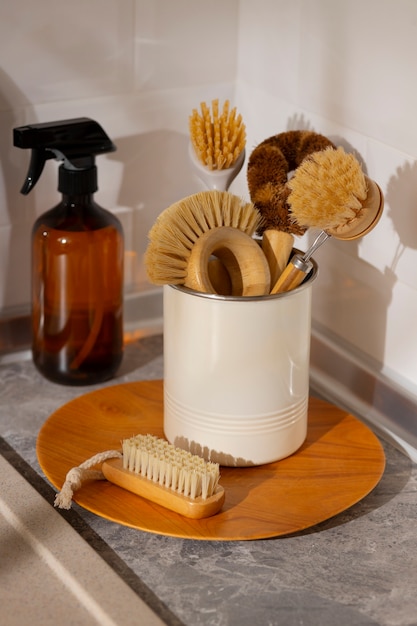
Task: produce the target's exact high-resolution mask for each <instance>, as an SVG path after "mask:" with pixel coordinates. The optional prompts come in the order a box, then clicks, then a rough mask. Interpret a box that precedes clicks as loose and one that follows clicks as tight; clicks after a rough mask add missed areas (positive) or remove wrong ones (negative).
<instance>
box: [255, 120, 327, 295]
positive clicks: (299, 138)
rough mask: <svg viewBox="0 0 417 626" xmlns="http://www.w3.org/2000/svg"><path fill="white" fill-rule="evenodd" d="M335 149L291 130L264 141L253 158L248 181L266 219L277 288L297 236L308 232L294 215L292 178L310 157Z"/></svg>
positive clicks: (303, 132)
mask: <svg viewBox="0 0 417 626" xmlns="http://www.w3.org/2000/svg"><path fill="white" fill-rule="evenodd" d="M328 147H334V146H333V144H332V142H331V141H330V140H329V139H327V137H324V136H323V135H320V134H318V133H315V132H313V131H307V130H290V131H287V132H283V133H279V134H278V135H274V136H272V137H269V138H268V139H265V140H264V141H262V142H261V143H260V144H259V145H258V146H256V148H255V149H254V150H253V152H252V153H251V155H250V157H249V162H248V168H247V180H248V187H249V193H250V198H251V200H252V202H253V203H254V205H255V207H256V208H257V209H258V210H259V212H260V213H261V215H262V217H263V218H264V220H263V224H262V228H261V229H260V232H259V234H261V235H262V248H263V250H264V253H265V255H266V257H267V259H268V263H269V267H270V271H271V284H272V285H274V284H275V283H276V281H277V280H278V278H279V276H280V275H281V273H282V272H283V270H284V269H285V267H286V265H287V263H288V259H289V257H290V254H291V251H292V248H293V245H294V236H295V235H303V234H304V232H305V230H306V229H305V228H303V227H302V226H301V225H300V224H299V223H297V222H296V221H295V220H294V219H293V217H292V216H291V214H290V206H289V204H288V196H289V194H290V193H291V189H290V187H289V186H288V177H289V175H290V173H291V172H293V171H294V170H296V169H297V167H299V166H300V165H301V163H302V162H303V161H304V159H305V158H306V157H308V156H309V155H310V154H312V153H314V152H318V151H320V150H324V149H326V148H328Z"/></svg>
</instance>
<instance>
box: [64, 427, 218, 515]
mask: <svg viewBox="0 0 417 626" xmlns="http://www.w3.org/2000/svg"><path fill="white" fill-rule="evenodd" d="M98 465H100V466H101V469H100V470H94V469H91V468H93V467H94V466H98ZM103 478H106V479H107V480H108V481H110V482H112V483H113V484H115V485H118V486H119V487H122V488H123V489H125V490H127V491H130V492H132V493H134V494H136V495H138V496H142V497H143V498H145V499H146V500H150V501H151V502H155V503H156V504H159V505H160V506H163V507H165V508H167V509H170V510H171V511H175V512H176V513H179V514H180V515H183V516H184V517H189V518H193V519H202V518H205V517H210V516H212V515H215V514H216V513H217V512H218V511H220V509H221V508H222V505H223V502H224V500H225V492H224V489H223V487H222V486H221V485H220V484H219V479H220V470H219V465H218V464H217V463H212V462H211V461H205V460H204V459H202V458H201V457H199V456H197V455H195V454H192V453H191V452H188V451H186V450H182V449H180V448H176V447H175V446H174V445H173V444H170V443H168V442H167V441H165V439H160V438H158V437H156V436H155V435H149V434H147V435H136V436H135V437H131V438H129V439H125V440H123V441H122V451H121V452H120V451H118V450H107V451H105V452H99V453H98V454H96V455H94V456H93V457H92V458H91V459H87V461H84V463H82V464H81V465H79V466H78V467H74V468H72V469H71V470H70V471H69V472H68V474H67V476H66V479H65V482H64V484H63V486H62V489H61V491H60V492H59V493H58V494H57V495H56V498H55V506H56V507H58V508H61V509H69V508H70V507H71V501H72V497H73V494H74V492H75V491H76V490H77V489H79V488H80V487H81V486H82V484H83V481H86V480H91V479H93V480H94V479H95V480H100V479H103Z"/></svg>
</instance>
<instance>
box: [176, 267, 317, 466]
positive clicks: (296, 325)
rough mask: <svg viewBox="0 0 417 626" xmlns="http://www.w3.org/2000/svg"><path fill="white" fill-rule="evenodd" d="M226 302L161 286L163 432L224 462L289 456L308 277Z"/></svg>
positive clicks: (305, 341) (302, 411) (303, 416)
mask: <svg viewBox="0 0 417 626" xmlns="http://www.w3.org/2000/svg"><path fill="white" fill-rule="evenodd" d="M316 274H317V266H316V264H314V268H313V270H312V272H311V273H310V275H309V277H308V278H307V279H306V281H305V282H304V283H303V284H302V285H301V286H300V287H298V288H297V289H294V290H293V291H290V292H288V293H283V294H277V295H274V296H262V297H245V298H242V297H240V298H233V297H225V296H216V295H212V294H210V295H208V294H202V293H198V292H195V291H190V290H189V289H186V288H183V287H176V286H165V287H164V431H165V436H166V438H167V439H168V441H170V442H171V443H173V444H175V445H176V446H178V447H181V448H184V449H187V450H190V451H191V452H193V453H194V454H200V455H202V456H204V458H206V459H211V460H213V461H216V462H218V463H220V464H221V465H226V466H246V465H262V464H265V463H270V462H273V461H278V460H279V459H282V458H284V457H287V456H289V455H290V454H293V453H294V452H295V451H296V450H297V449H298V448H299V447H300V446H301V445H302V444H303V442H304V440H305V437H306V434H307V409H308V395H309V359H310V332H311V295H312V283H313V281H314V279H315V277H316Z"/></svg>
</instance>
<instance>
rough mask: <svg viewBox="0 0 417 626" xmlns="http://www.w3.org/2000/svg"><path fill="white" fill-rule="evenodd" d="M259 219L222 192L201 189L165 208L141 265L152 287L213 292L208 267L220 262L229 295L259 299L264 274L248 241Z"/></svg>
mask: <svg viewBox="0 0 417 626" xmlns="http://www.w3.org/2000/svg"><path fill="white" fill-rule="evenodd" d="M261 222H262V217H261V215H260V213H259V211H257V210H256V209H255V207H254V206H253V204H252V203H250V202H244V201H243V200H241V199H240V198H238V197H237V196H235V195H233V194H230V193H229V192H227V191H223V192H220V191H217V190H210V191H203V192H200V193H197V194H194V195H192V196H188V197H187V198H184V199H183V200H181V201H179V202H176V203H175V204H173V205H171V206H170V207H168V208H167V209H165V211H163V212H162V213H161V214H160V216H159V217H158V218H157V220H156V222H155V224H154V225H153V227H152V228H151V230H150V232H149V244H148V248H147V250H146V254H145V266H146V270H147V274H148V277H149V280H150V281H151V282H152V283H154V284H157V285H164V284H176V285H185V286H186V287H188V288H190V289H194V290H196V291H201V292H205V293H216V291H215V289H214V287H213V284H212V283H211V280H210V276H209V271H208V265H209V261H210V258H211V256H212V255H214V256H216V257H217V258H219V259H220V260H221V262H222V263H223V265H224V266H225V268H226V270H227V272H228V274H229V276H230V281H231V290H232V293H231V295H234V296H240V295H242V296H257V295H265V294H267V293H268V291H269V289H270V271H269V267H268V263H267V261H266V258H265V255H264V254H263V252H262V250H261V248H260V247H259V246H258V244H257V243H256V242H255V240H254V239H253V238H252V236H253V234H254V232H255V231H256V230H257V228H259V227H260V224H261Z"/></svg>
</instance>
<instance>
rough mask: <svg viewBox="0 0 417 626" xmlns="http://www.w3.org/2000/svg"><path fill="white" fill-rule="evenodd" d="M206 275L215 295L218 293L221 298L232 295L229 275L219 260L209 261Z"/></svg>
mask: <svg viewBox="0 0 417 626" xmlns="http://www.w3.org/2000/svg"><path fill="white" fill-rule="evenodd" d="M208 274H209V279H210V282H211V284H212V285H213V289H214V291H215V293H218V294H219V295H221V296H230V295H231V294H232V282H231V280H230V274H229V272H228V271H227V269H226V268H225V266H224V265H223V263H222V262H221V261H220V259H217V258H213V259H210V261H209V264H208Z"/></svg>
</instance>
